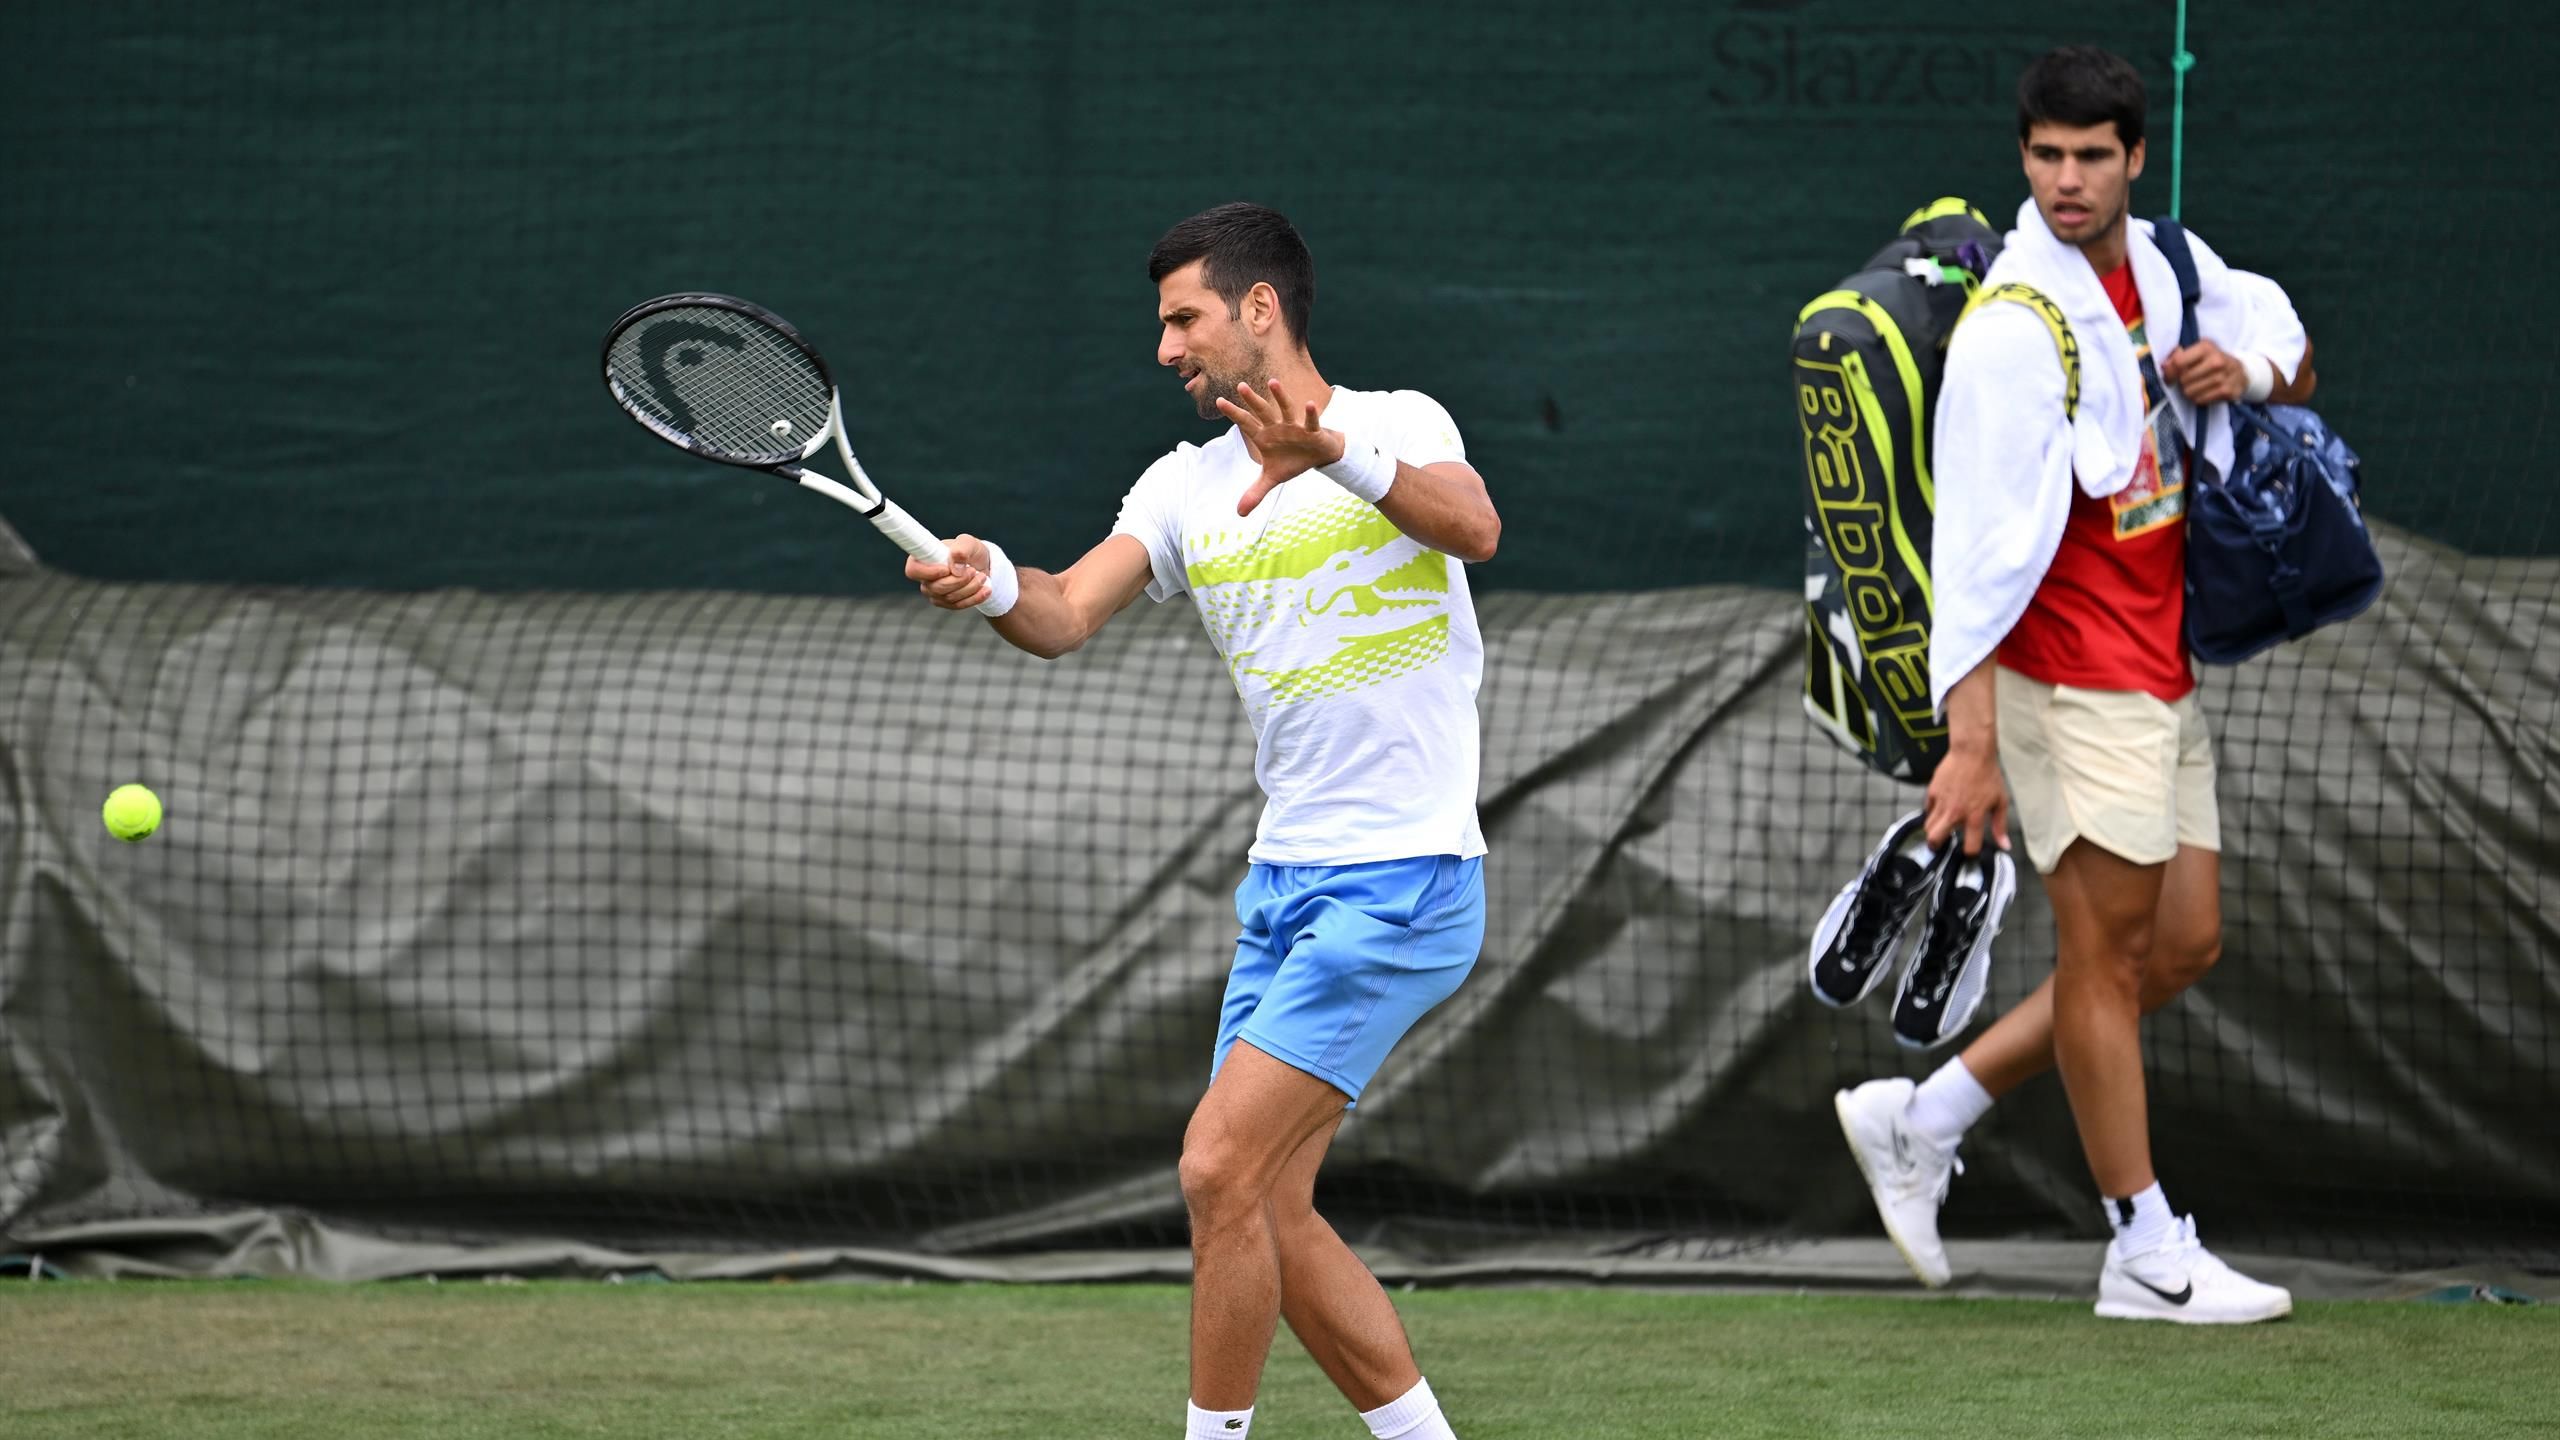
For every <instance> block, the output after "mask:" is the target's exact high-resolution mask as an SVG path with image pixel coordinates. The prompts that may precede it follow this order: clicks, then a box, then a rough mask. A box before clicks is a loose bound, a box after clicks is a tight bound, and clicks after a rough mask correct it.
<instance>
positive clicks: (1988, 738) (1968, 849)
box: [1927, 659, 2009, 855]
mask: <svg viewBox="0 0 2560 1440" xmlns="http://www.w3.org/2000/svg"><path fill="white" fill-rule="evenodd" d="M1998 668H1999V662H1998V661H1997V660H1995V659H1985V660H1984V661H1983V662H1982V663H1981V664H1979V665H1976V666H1975V667H1973V670H1972V673H1970V674H1968V675H1966V676H1965V677H1964V678H1963V679H1962V680H1959V681H1957V682H1956V683H1955V685H1954V686H1953V687H1952V688H1951V689H1949V690H1948V691H1947V754H1946V758H1945V759H1943V760H1940V761H1939V762H1938V769H1937V772H1936V773H1935V774H1933V775H1931V776H1930V777H1929V801H1928V822H1927V823H1928V837H1929V843H1930V845H1932V846H1943V845H1945V844H1946V843H1947V840H1948V839H1949V837H1951V836H1960V837H1961V838H1962V839H1963V840H1964V853H1966V854H1967V855H1979V854H1981V853H1982V845H1983V841H1985V840H1986V839H1987V840H1989V841H1990V842H1991V843H1992V844H1994V845H1996V846H1998V847H1999V848H2001V849H2003V850H2006V849H2008V848H2009V787H2008V785H2007V784H2006V783H2005V782H2003V781H2002V779H2001V778H2000V734H1999V708H1998V693H1997V691H1996V689H1995V688H1994V687H1996V686H1997V685H1998V683H1999V680H1998V677H1997V675H1996V674H1995V672H1996V671H1997V670H1998Z"/></svg>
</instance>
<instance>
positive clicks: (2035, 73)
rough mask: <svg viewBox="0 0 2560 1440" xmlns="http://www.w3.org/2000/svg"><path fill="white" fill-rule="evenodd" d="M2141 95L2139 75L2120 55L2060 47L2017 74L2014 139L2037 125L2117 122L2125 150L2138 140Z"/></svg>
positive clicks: (2142, 105)
mask: <svg viewBox="0 0 2560 1440" xmlns="http://www.w3.org/2000/svg"><path fill="white" fill-rule="evenodd" d="M2145 106H2146V98H2145V96H2144V94H2143V89H2142V74H2141V72H2140V71H2138V70H2135V69H2134V68H2133V66H2132V65H2131V64H2130V63H2128V62H2127V61H2126V60H2125V58H2124V57H2123V56H2121V55H2118V54H2116V53H2115V52H2114V51H2112V50H2101V49H2099V48H2098V47H2097V46H2095V45H2065V46H2063V47H2062V48H2061V49H2059V50H2048V51H2046V52H2045V53H2043V54H2042V55H2039V56H2037V57H2036V58H2035V59H2033V60H2030V61H2028V62H2027V72H2026V73H2025V74H2023V75H2021V76H2019V77H2018V138H2019V139H2021V140H2024V139H2026V138H2027V132H2028V131H2030V130H2033V129H2034V128H2035V127H2036V126H2037V125H2039V124H2044V125H2071V126H2081V125H2100V124H2104V123H2105V122H2107V121H2109V120H2113V121H2114V122H2116V138H2117V139H2118V140H2121V141H2123V142H2124V148H2125V149H2126V150H2127V151H2128V152H2129V151H2131V150H2132V149H2133V147H2134V146H2136V145H2139V144H2141V143H2142V116H2143V111H2144V108H2145Z"/></svg>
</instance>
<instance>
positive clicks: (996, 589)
mask: <svg viewBox="0 0 2560 1440" xmlns="http://www.w3.org/2000/svg"><path fill="white" fill-rule="evenodd" d="M978 543H979V544H981V545H984V546H986V547H987V565H986V572H987V598H986V600H985V601H984V602H983V603H981V604H980V605H979V606H978V613H979V614H981V615H984V616H986V617H987V618H988V619H990V620H992V619H994V618H995V617H997V616H998V615H1002V614H1004V613H1005V612H1006V611H1008V610H1011V609H1012V608H1013V603H1014V602H1015V601H1017V600H1019V599H1021V598H1022V577H1021V576H1019V575H1016V574H1015V573H1014V571H1013V561H1012V559H1011V558H1010V557H1008V556H1007V555H1006V554H1005V553H1004V547H1003V546H1001V545H999V544H997V543H996V542H994V541H993V540H981V541H979V542H978Z"/></svg>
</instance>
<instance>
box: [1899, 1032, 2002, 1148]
mask: <svg viewBox="0 0 2560 1440" xmlns="http://www.w3.org/2000/svg"><path fill="white" fill-rule="evenodd" d="M1989 1113H1991V1092H1990V1091H1988V1090H1985V1089H1983V1088H1982V1082H1981V1081H1979V1080H1976V1079H1974V1078H1973V1072H1972V1071H1970V1070H1967V1069H1966V1068H1964V1057H1963V1056H1961V1055H1959V1056H1957V1057H1956V1058H1955V1059H1953V1060H1950V1061H1948V1062H1947V1063H1946V1064H1944V1065H1941V1066H1939V1067H1938V1068H1937V1070H1936V1071H1935V1072H1934V1073H1932V1074H1931V1075H1930V1076H1929V1078H1928V1079H1926V1080H1923V1081H1921V1082H1920V1088H1919V1089H1917V1090H1914V1091H1912V1092H1911V1107H1910V1108H1909V1109H1907V1110H1905V1111H1903V1112H1902V1123H1903V1124H1905V1125H1908V1126H1910V1127H1911V1128H1912V1130H1913V1131H1915V1132H1917V1133H1918V1134H1919V1136H1920V1138H1921V1139H1923V1140H1926V1141H1928V1142H1929V1143H1930V1144H1932V1145H1935V1146H1937V1147H1938V1148H1939V1149H1941V1150H1953V1149H1954V1148H1956V1142H1957V1141H1959V1140H1962V1139H1963V1138H1964V1132H1966V1131H1967V1130H1970V1129H1972V1128H1973V1122H1974V1121H1976V1120H1979V1119H1981V1118H1982V1117H1983V1116H1985V1115H1987V1114H1989Z"/></svg>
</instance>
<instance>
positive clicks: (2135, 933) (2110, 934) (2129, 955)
mask: <svg viewBox="0 0 2560 1440" xmlns="http://www.w3.org/2000/svg"><path fill="white" fill-rule="evenodd" d="M2080 938H2081V940H2082V943H2080V944H2077V945H2069V944H2066V945H2064V946H2063V947H2062V948H2061V951H2060V953H2059V954H2058V955H2057V956H2056V957H2055V959H2056V962H2057V965H2056V968H2057V969H2058V970H2059V969H2063V968H2068V969H2071V970H2074V971H2077V972H2078V973H2079V974H2080V975H2081V976H2082V977H2085V978H2086V979H2087V980H2089V981H2093V982H2095V983H2097V984H2100V985H2104V986H2106V987H2107V988H2108V989H2111V990H2122V991H2124V992H2126V993H2127V994H2133V993H2136V992H2139V991H2141V990H2142V989H2144V988H2145V983H2146V981H2147V978H2148V977H2149V975H2150V972H2151V969H2152V966H2153V964H2154V963H2155V961H2156V956H2157V947H2156V946H2155V945H2154V943H2153V939H2154V936H2153V931H2152V927H2151V923H2150V922H2149V921H2147V920H2144V921H2127V922H2123V923H2119V924H2116V925H2111V926H2107V927H2104V928H2102V929H2099V930H2098V931H2097V932H2096V933H2095V934H2092V935H2086V936H2083V937H2080Z"/></svg>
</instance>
